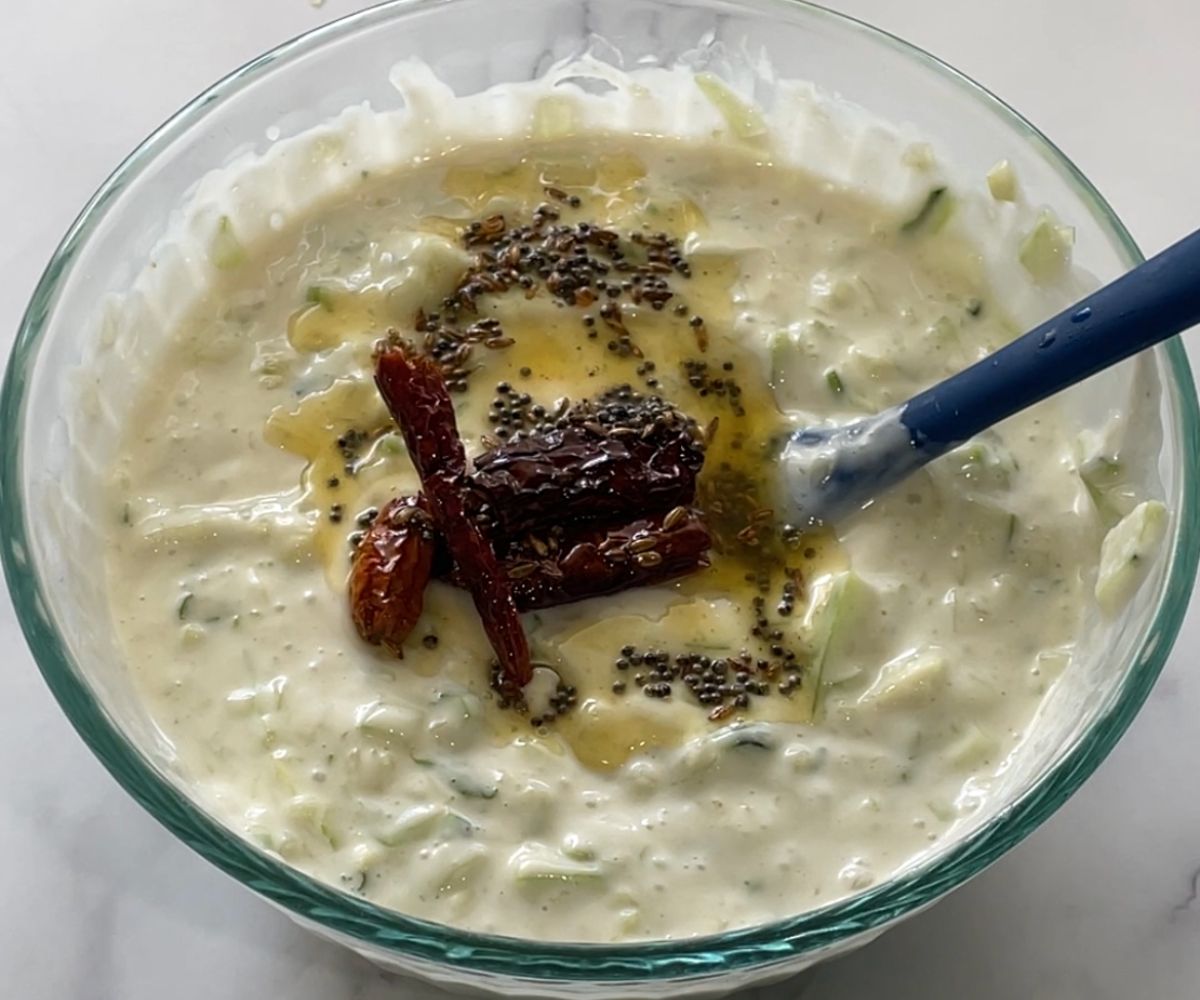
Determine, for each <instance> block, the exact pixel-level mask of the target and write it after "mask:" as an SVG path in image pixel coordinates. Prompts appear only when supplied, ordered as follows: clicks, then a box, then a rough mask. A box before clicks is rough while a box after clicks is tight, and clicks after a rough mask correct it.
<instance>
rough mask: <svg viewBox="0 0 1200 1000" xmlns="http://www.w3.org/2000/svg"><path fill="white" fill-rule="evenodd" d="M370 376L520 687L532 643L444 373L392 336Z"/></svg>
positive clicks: (509, 675) (506, 672)
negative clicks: (482, 506) (487, 520)
mask: <svg viewBox="0 0 1200 1000" xmlns="http://www.w3.org/2000/svg"><path fill="white" fill-rule="evenodd" d="M375 383H376V385H377V386H378V387H379V392H380V394H381V395H382V396H383V400H384V402H385V403H386V404H387V407H388V409H389V410H390V411H391V414H392V416H393V418H395V420H396V423H397V424H398V425H399V426H400V431H401V433H402V434H403V435H404V440H405V442H406V444H407V445H408V453H409V456H410V457H411V459H412V461H413V465H415V466H416V469H417V474H418V475H419V476H420V477H421V485H422V486H423V487H424V492H425V499H426V503H427V504H428V507H429V512H430V515H431V517H432V518H433V522H434V524H435V525H436V527H437V529H438V531H439V532H440V534H441V536H442V538H443V540H444V541H445V544H446V547H447V549H448V550H449V552H450V556H451V558H452V559H453V560H454V563H455V565H456V566H457V567H458V568H459V570H460V572H461V573H462V575H463V581H464V585H465V586H466V587H467V589H469V590H470V592H471V596H472V598H474V601H475V608H476V610H477V611H478V612H479V617H480V618H481V619H482V621H483V627H484V630H485V631H486V632H487V636H488V639H489V640H490V642H491V644H492V648H493V649H494V650H495V652H496V657H497V659H498V660H499V661H500V667H501V670H502V672H503V676H504V680H505V683H506V685H507V686H508V687H511V688H514V689H516V688H521V687H524V686H525V685H526V684H528V683H529V681H530V679H531V678H532V676H533V667H532V664H531V662H530V655H529V643H528V641H527V640H526V638H525V631H524V629H523V628H522V626H521V619H520V616H519V615H518V613H517V606H516V604H515V602H514V601H513V595H512V591H511V589H510V586H509V582H508V578H507V576H506V574H505V573H504V571H503V570H502V568H501V567H500V564H499V562H498V560H497V558H496V554H495V552H493V551H492V547H491V545H490V544H489V543H488V541H487V539H486V538H484V536H483V534H482V532H481V531H480V529H479V526H478V525H477V524H476V522H475V520H474V515H475V512H474V511H473V510H472V508H471V504H470V503H469V501H468V495H467V491H466V453H465V452H464V450H463V445H462V440H461V438H460V437H459V435H458V426H457V424H456V422H455V419H454V406H453V404H452V403H451V401H450V394H449V393H448V392H447V391H446V384H445V382H444V381H443V379H442V375H441V372H440V370H439V368H438V366H437V364H436V363H435V362H434V361H432V360H431V359H429V358H428V357H425V356H423V355H421V354H418V353H417V352H416V351H415V350H413V349H412V348H411V347H409V346H408V345H407V344H404V343H403V342H401V341H399V340H394V339H393V340H391V341H389V342H387V343H386V344H384V345H381V347H380V348H379V350H378V351H377V353H376V358H375Z"/></svg>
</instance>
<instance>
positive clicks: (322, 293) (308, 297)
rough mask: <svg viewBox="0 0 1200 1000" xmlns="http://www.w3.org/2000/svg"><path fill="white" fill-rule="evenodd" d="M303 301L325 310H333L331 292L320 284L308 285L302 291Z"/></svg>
mask: <svg viewBox="0 0 1200 1000" xmlns="http://www.w3.org/2000/svg"><path fill="white" fill-rule="evenodd" d="M304 301H305V302H308V303H311V304H312V305H314V306H320V307H321V308H322V309H324V310H325V311H326V312H333V292H331V291H330V290H329V289H328V288H323V287H322V286H321V285H309V286H308V291H306V292H305V293H304Z"/></svg>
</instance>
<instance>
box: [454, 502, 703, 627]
mask: <svg viewBox="0 0 1200 1000" xmlns="http://www.w3.org/2000/svg"><path fill="white" fill-rule="evenodd" d="M711 546H712V536H711V535H709V533H708V529H707V528H706V527H705V526H704V522H703V521H702V520H701V519H700V516H699V514H698V512H697V511H695V510H691V509H690V508H687V507H676V508H674V509H673V510H671V511H669V512H668V513H667V514H666V515H665V516H663V517H656V518H644V519H640V520H637V521H634V522H632V523H631V524H627V525H625V526H623V527H621V528H618V529H616V530H614V531H609V532H605V531H601V530H593V531H590V532H585V533H583V534H581V535H577V536H576V537H574V538H573V539H571V540H570V541H568V542H566V543H564V544H562V545H561V546H560V548H559V551H558V553H557V554H549V555H544V556H542V555H539V554H538V553H537V552H536V551H533V550H528V549H527V550H525V551H524V552H515V553H513V554H510V556H509V557H508V558H506V559H505V560H504V562H503V566H504V570H505V572H506V573H507V574H508V578H509V585H510V586H511V587H512V593H513V598H514V600H515V601H516V602H517V607H519V608H520V609H521V610H522V611H531V610H533V609H535V608H550V607H555V606H557V605H559V604H570V603H572V602H574V601H581V600H584V599H586V598H589V597H600V596H602V595H604V594H614V593H617V592H618V591H621V590H628V589H629V588H630V587H645V586H649V585H651V584H655V583H663V582H664V581H666V580H672V579H674V578H676V577H679V576H684V575H686V574H688V573H692V572H695V571H696V570H698V569H704V568H706V567H707V566H708V564H709V563H708V550H709V548H711ZM450 579H451V581H452V582H454V583H457V584H458V585H459V586H462V585H463V583H464V582H465V581H463V580H462V579H461V577H460V574H459V572H458V570H457V569H456V568H452V569H451V570H450Z"/></svg>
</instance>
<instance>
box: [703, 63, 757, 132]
mask: <svg viewBox="0 0 1200 1000" xmlns="http://www.w3.org/2000/svg"><path fill="white" fill-rule="evenodd" d="M696 86H697V87H699V88H700V92H701V93H702V94H704V96H705V97H707V98H708V100H709V102H710V103H711V104H712V106H713V107H714V108H716V109H717V110H718V111H719V112H720V113H721V117H722V118H724V119H725V124H726V125H728V126H729V131H731V132H732V133H733V134H734V135H736V136H737V137H738V138H739V139H756V138H758V137H760V136H763V135H766V133H767V123H766V121H765V120H764V118H763V116H762V114H761V112H759V110H758V109H757V108H754V107H751V106H750V105H749V104H747V103H746V102H745V101H743V100H742V99H741V98H740V97H738V96H737V95H736V94H735V93H734V92H733V91H732V90H730V89H729V87H728V85H726V83H725V82H724V81H723V80H721V79H720V78H719V77H717V76H715V75H713V74H712V73H697V74H696Z"/></svg>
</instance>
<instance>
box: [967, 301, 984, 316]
mask: <svg viewBox="0 0 1200 1000" xmlns="http://www.w3.org/2000/svg"><path fill="white" fill-rule="evenodd" d="M982 312H983V300H982V299H971V301H970V302H968V303H967V315H968V316H978V315H979V314H980V313H982Z"/></svg>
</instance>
